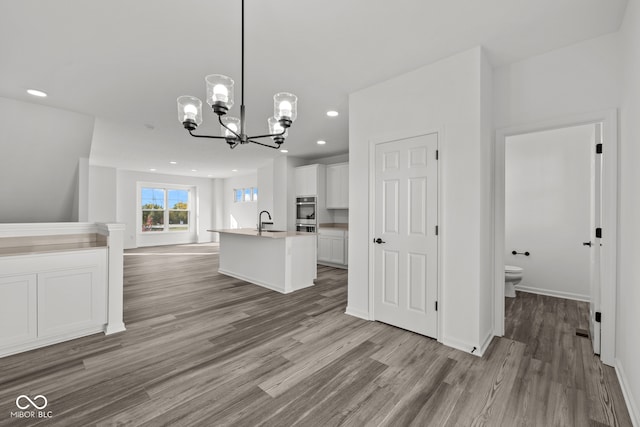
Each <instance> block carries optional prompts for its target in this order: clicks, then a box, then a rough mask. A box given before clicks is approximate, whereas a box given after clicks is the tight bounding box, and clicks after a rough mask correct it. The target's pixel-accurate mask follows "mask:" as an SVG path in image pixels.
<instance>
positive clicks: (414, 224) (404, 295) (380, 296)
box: [371, 134, 438, 338]
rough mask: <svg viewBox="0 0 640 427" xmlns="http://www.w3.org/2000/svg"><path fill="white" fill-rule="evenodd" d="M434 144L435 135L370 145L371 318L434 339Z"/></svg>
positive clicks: (435, 293)
mask: <svg viewBox="0 0 640 427" xmlns="http://www.w3.org/2000/svg"><path fill="white" fill-rule="evenodd" d="M437 146H438V136H437V134H429V135H422V136H417V137H413V138H408V139H402V140H397V141H391V142H385V143H381V144H378V145H376V148H375V192H374V197H375V200H374V207H375V212H374V236H373V240H374V241H373V242H372V243H371V244H372V245H373V251H374V277H373V281H374V284H373V300H374V303H373V309H374V313H373V315H374V318H375V320H379V321H382V322H385V323H389V324H391V325H394V326H398V327H401V328H404V329H408V330H410V331H413V332H417V333H419V334H423V335H427V336H430V337H434V338H437V312H436V306H435V304H436V301H437V289H438V286H437V282H438V241H437V235H436V225H437V213H438V183H437V180H438V168H437V160H436V150H437ZM378 239H380V240H378ZM376 241H377V242H379V243H376Z"/></svg>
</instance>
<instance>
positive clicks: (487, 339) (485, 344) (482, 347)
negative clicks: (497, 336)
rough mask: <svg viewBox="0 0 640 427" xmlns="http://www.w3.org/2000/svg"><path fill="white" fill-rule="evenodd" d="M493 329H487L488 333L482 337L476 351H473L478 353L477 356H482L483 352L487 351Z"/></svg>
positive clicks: (491, 339)
mask: <svg viewBox="0 0 640 427" xmlns="http://www.w3.org/2000/svg"><path fill="white" fill-rule="evenodd" d="M493 337H494V335H493V331H489V333H488V334H487V336H486V337H484V340H483V341H482V344H481V345H480V349H478V350H477V351H474V352H473V354H476V352H477V353H478V356H480V357H482V356H484V352H485V351H487V348H489V344H491V341H493Z"/></svg>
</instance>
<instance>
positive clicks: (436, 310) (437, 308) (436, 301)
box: [436, 301, 438, 311]
mask: <svg viewBox="0 0 640 427" xmlns="http://www.w3.org/2000/svg"><path fill="white" fill-rule="evenodd" d="M436 311H438V301H436Z"/></svg>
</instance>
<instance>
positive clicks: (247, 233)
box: [207, 228, 316, 239]
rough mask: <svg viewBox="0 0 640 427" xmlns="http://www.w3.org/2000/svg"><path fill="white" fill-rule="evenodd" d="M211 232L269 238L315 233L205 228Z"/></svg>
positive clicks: (312, 234)
mask: <svg viewBox="0 0 640 427" xmlns="http://www.w3.org/2000/svg"><path fill="white" fill-rule="evenodd" d="M207 231H210V232H212V233H226V234H239V235H241V236H250V237H266V238H269V239H284V238H286V237H300V236H315V235H316V233H305V232H302V231H266V230H264V231H262V232H259V231H258V230H254V229H252V228H231V229H223V230H207Z"/></svg>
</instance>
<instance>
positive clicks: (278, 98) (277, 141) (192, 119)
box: [178, 0, 298, 149]
mask: <svg viewBox="0 0 640 427" xmlns="http://www.w3.org/2000/svg"><path fill="white" fill-rule="evenodd" d="M241 61H242V73H241V77H240V118H239V119H238V118H236V117H229V116H226V114H227V113H228V112H229V109H230V108H231V107H232V106H233V85H234V82H233V79H231V78H230V77H227V76H224V75H222V74H210V75H208V76H207V77H205V82H206V85H207V104H209V105H210V106H211V109H212V110H213V112H214V114H216V115H217V116H218V122H219V123H220V129H221V132H222V134H221V136H215V135H197V134H194V133H193V131H194V130H196V128H197V127H198V126H200V125H201V124H202V101H200V99H199V98H196V97H195V96H188V95H184V96H181V97H179V98H178V120H179V121H180V123H182V125H183V126H184V128H185V129H186V130H187V131H188V132H189V134H190V135H191V136H193V137H196V138H212V139H224V140H225V141H226V142H227V144H229V147H230V148H235V147H237V146H238V144H248V143H253V144H258V145H262V146H263V147H269V148H275V149H278V148H280V145H282V144H283V143H284V139H285V138H286V137H287V136H288V132H289V128H290V127H291V124H292V123H293V122H294V121H295V120H296V117H297V115H298V112H297V110H298V97H297V96H295V95H294V94H292V93H288V92H280V93H276V94H275V95H274V96H273V117H270V118H269V119H268V120H267V123H268V125H269V133H267V134H264V135H256V136H248V135H247V134H246V133H245V128H246V126H245V124H246V121H245V106H244V0H242V49H241ZM223 116H225V117H223ZM260 138H271V139H272V140H273V143H272V144H267V143H263V142H259V141H256V139H260Z"/></svg>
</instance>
